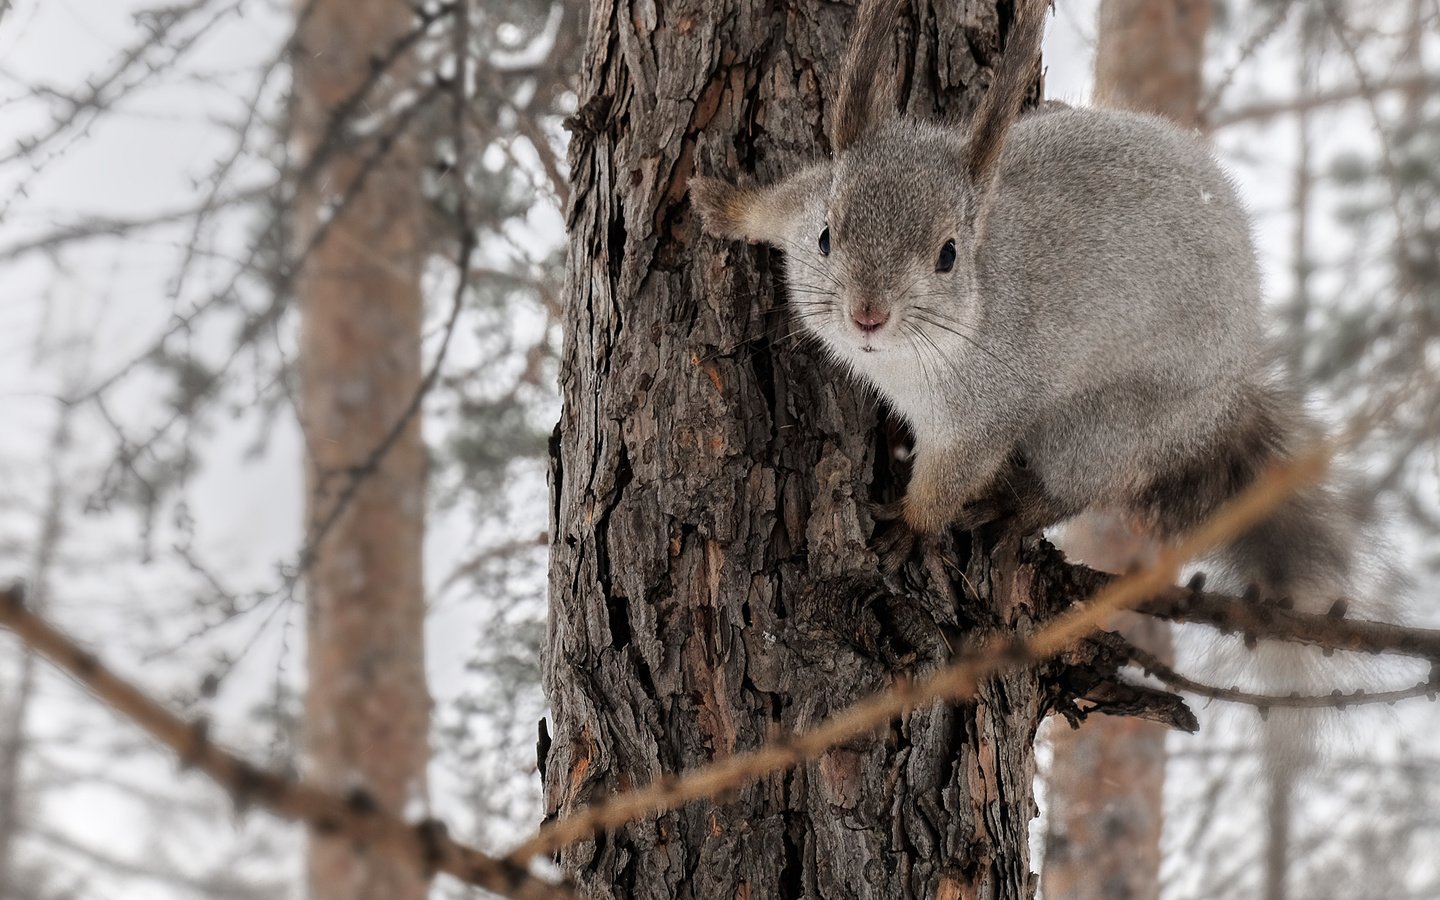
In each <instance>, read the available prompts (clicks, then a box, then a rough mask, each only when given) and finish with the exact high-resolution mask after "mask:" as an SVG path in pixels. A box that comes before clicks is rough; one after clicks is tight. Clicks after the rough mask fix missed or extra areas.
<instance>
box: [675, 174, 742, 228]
mask: <svg viewBox="0 0 1440 900" xmlns="http://www.w3.org/2000/svg"><path fill="white" fill-rule="evenodd" d="M753 201H754V197H753V193H752V192H750V191H746V190H744V189H743V188H738V187H736V186H734V185H733V184H726V183H725V182H723V181H721V180H720V179H718V178H706V177H704V176H703V175H695V176H693V177H692V178H691V179H690V202H691V203H693V204H694V205H695V208H696V209H697V210H699V212H700V222H701V224H702V225H703V226H704V229H705V233H706V234H711V235H714V236H715V237H721V238H730V239H732V240H749V239H750V234H749V232H748V231H747V230H746V227H745V220H746V214H747V213H748V212H749V209H750V206H751V204H752V203H753Z"/></svg>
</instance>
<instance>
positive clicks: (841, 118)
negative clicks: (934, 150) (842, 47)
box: [830, 0, 910, 153]
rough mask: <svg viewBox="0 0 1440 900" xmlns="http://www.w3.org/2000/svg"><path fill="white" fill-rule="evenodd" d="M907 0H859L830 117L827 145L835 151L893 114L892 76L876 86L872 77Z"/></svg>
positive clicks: (880, 65)
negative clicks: (878, 87) (833, 108)
mask: <svg viewBox="0 0 1440 900" xmlns="http://www.w3.org/2000/svg"><path fill="white" fill-rule="evenodd" d="M909 2H910V0H862V2H861V4H860V8H859V9H858V10H856V12H855V22H856V25H855V34H854V35H853V36H852V37H851V38H850V47H849V49H847V50H846V51H845V61H844V63H843V64H842V65H841V66H840V90H839V92H838V93H837V95H836V99H835V112H834V114H833V115H832V117H831V119H830V149H831V152H833V153H839V152H840V151H842V150H844V149H845V148H846V147H849V146H850V145H851V144H853V143H855V141H856V140H858V139H859V138H860V137H861V136H862V135H864V134H865V133H866V132H868V131H871V130H873V129H874V128H875V126H877V125H879V124H880V122H882V121H884V120H885V119H887V118H890V117H892V116H894V115H895V114H896V109H895V105H896V103H895V101H896V98H895V85H894V80H893V78H892V79H889V80H887V81H885V83H884V84H883V85H881V86H880V89H879V90H877V89H876V87H877V86H876V80H877V79H878V78H879V77H880V74H881V72H882V71H886V70H887V67H886V66H884V65H883V63H884V62H885V60H886V51H888V50H889V49H890V45H891V43H892V41H891V37H890V36H891V32H892V31H893V29H894V26H895V20H896V19H897V18H899V16H900V10H902V9H904V8H905V7H906V6H908V5H909Z"/></svg>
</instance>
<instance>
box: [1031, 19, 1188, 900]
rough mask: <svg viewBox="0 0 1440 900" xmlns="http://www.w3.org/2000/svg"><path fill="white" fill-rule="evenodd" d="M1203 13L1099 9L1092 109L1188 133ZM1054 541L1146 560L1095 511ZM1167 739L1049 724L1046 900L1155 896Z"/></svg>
mask: <svg viewBox="0 0 1440 900" xmlns="http://www.w3.org/2000/svg"><path fill="white" fill-rule="evenodd" d="M1210 15H1211V8H1210V0H1173V2H1165V3H1156V2H1154V0H1103V2H1102V3H1101V5H1100V15H1099V40H1098V43H1097V47H1096V51H1095V90H1094V93H1095V98H1096V102H1097V103H1100V104H1103V105H1106V106H1112V107H1119V108H1123V109H1131V110H1136V111H1139V112H1150V113H1155V114H1157V115H1163V116H1167V117H1168V118H1170V119H1172V120H1174V121H1175V122H1177V123H1179V124H1180V125H1183V126H1185V127H1187V128H1194V127H1196V126H1197V125H1198V124H1199V122H1198V117H1199V112H1200V95H1201V90H1202V88H1203V74H1204V71H1203V70H1204V58H1205V32H1206V31H1207V30H1208V28H1209V25H1210ZM1065 538H1066V540H1065V549H1066V553H1067V554H1069V555H1071V556H1074V557H1076V558H1078V559H1080V560H1082V561H1083V562H1085V563H1086V564H1088V565H1091V566H1094V567H1096V568H1100V569H1105V570H1108V571H1111V572H1123V571H1127V570H1129V569H1131V568H1133V567H1136V566H1138V565H1141V564H1144V563H1145V562H1147V561H1148V559H1149V558H1150V557H1151V556H1153V553H1154V548H1153V545H1152V544H1151V542H1150V541H1149V540H1148V539H1147V538H1146V537H1145V536H1144V535H1141V534H1138V533H1137V532H1135V531H1134V530H1133V529H1131V528H1129V527H1127V525H1126V524H1125V523H1124V522H1122V521H1118V520H1117V519H1116V517H1114V516H1110V515H1106V514H1103V513H1091V514H1087V515H1086V516H1083V517H1082V518H1081V519H1080V520H1078V521H1077V522H1075V523H1072V524H1070V525H1067V526H1066V529H1065ZM1117 618H1118V619H1119V621H1117V622H1115V623H1114V625H1115V626H1117V627H1118V628H1119V630H1121V631H1122V632H1123V633H1124V634H1125V635H1126V636H1127V637H1128V638H1129V639H1130V640H1132V641H1134V642H1135V643H1136V644H1137V645H1139V646H1141V647H1143V648H1145V649H1146V650H1149V651H1150V652H1151V653H1154V654H1156V655H1157V656H1159V657H1161V658H1162V659H1168V658H1170V657H1171V656H1172V655H1173V650H1172V641H1171V638H1170V632H1169V628H1168V626H1166V625H1165V624H1164V623H1162V622H1159V621H1156V620H1155V619H1152V618H1149V617H1146V616H1139V615H1133V614H1122V616H1120V617H1117ZM1167 731H1168V729H1167V728H1166V727H1165V726H1163V725H1159V724H1157V723H1154V722H1146V721H1143V720H1140V719H1122V718H1102V719H1098V720H1096V721H1092V722H1088V723H1087V724H1086V726H1085V727H1084V728H1081V729H1070V728H1067V727H1066V726H1065V725H1064V724H1063V723H1061V722H1059V721H1057V722H1055V723H1053V725H1052V728H1051V730H1050V731H1049V738H1050V744H1051V748H1052V750H1053V752H1054V757H1053V759H1054V762H1053V764H1052V766H1051V768H1050V777H1049V780H1048V785H1047V787H1048V789H1047V793H1046V796H1047V798H1048V800H1049V822H1048V828H1047V835H1046V841H1045V865H1044V877H1043V883H1044V891H1045V896H1046V897H1048V898H1066V897H1107V898H1114V900H1154V898H1157V897H1159V896H1160V838H1161V831H1162V826H1163V824H1164V817H1165V797H1164V788H1165V736H1166V732H1167Z"/></svg>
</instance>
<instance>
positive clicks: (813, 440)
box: [540, 0, 1065, 900]
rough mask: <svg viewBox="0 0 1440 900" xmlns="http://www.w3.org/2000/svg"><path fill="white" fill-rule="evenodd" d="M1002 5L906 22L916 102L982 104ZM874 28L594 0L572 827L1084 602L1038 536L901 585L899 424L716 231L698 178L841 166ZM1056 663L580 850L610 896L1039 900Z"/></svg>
mask: <svg viewBox="0 0 1440 900" xmlns="http://www.w3.org/2000/svg"><path fill="white" fill-rule="evenodd" d="M1000 5H1001V4H998V3H993V2H992V3H970V4H933V5H931V4H920V5H918V7H917V8H912V10H911V11H910V15H909V16H907V17H906V25H905V26H904V27H903V28H902V32H903V33H902V36H901V37H900V38H899V43H900V44H901V46H902V49H901V53H900V55H899V57H898V58H899V59H900V60H902V61H903V65H904V66H905V67H906V68H907V71H906V72H905V76H906V77H905V79H904V82H903V83H904V85H905V88H904V91H903V94H904V97H903V99H904V102H905V103H906V105H907V106H908V107H909V108H910V109H912V110H915V111H917V112H921V113H924V114H927V115H938V114H949V115H955V114H961V113H964V112H966V111H968V110H969V109H970V108H971V107H972V106H973V104H974V103H975V101H976V99H977V97H978V92H977V91H973V90H970V89H969V88H970V86H971V85H974V84H977V83H983V81H982V80H981V79H982V77H983V76H982V73H981V69H980V67H981V66H982V65H985V66H988V65H990V64H992V63H993V61H994V60H995V58H996V54H997V48H998V41H997V35H998V32H999V30H1000V28H1001V27H1002V22H1001V17H1000V15H999V13H998V11H997V6H1000ZM1004 6H1005V8H1006V9H1007V10H1008V8H1009V5H1008V4H1005V5H1004ZM852 15H853V8H851V7H849V6H843V5H838V4H798V5H796V4H780V5H776V4H773V3H763V2H758V0H740V2H734V3H723V4H713V3H708V2H703V0H674V2H670V3H666V4H663V6H662V5H652V4H646V3H641V4H635V5H633V6H632V5H619V6H610V5H608V4H597V5H596V6H595V7H593V11H592V15H591V22H590V27H591V35H590V39H589V42H588V46H587V57H586V62H585V69H584V81H583V84H582V88H581V93H580V110H579V112H578V113H577V114H576V115H575V116H574V117H573V119H572V121H571V123H570V125H571V128H572V131H573V133H574V137H573V140H572V144H571V151H570V152H571V157H570V159H571V173H572V174H571V177H572V180H573V190H572V194H571V202H570V205H569V209H568V211H567V220H568V228H569V266H568V282H567V287H566V307H565V317H566V321H565V335H566V337H565V349H564V361H563V369H562V375H561V387H562V391H563V398H564V411H563V414H562V416H561V424H560V426H559V427H558V428H557V433H556V437H555V440H554V442H553V444H552V448H551V452H552V469H551V488H552V502H553V509H552V514H553V516H554V521H553V522H552V529H551V534H552V536H553V538H552V540H553V543H552V548H551V553H552V555H551V571H550V604H551V606H550V631H549V635H548V639H547V645H548V646H547V654H546V660H545V671H546V689H547V693H548V695H549V698H550V703H551V707H552V710H553V715H554V720H553V723H554V724H553V726H552V727H553V732H554V733H553V736H552V735H550V734H548V733H546V732H545V731H543V730H542V735H541V753H540V769H541V772H542V774H543V776H544V778H545V796H546V811H547V815H548V816H549V817H552V818H553V817H556V816H561V815H568V814H570V813H572V812H573V811H575V810H576V809H577V808H578V807H581V806H583V805H585V804H586V803H588V802H591V801H595V800H598V799H600V798H603V797H604V796H606V795H608V794H609V793H611V792H613V791H617V790H623V789H626V788H630V787H636V786H642V785H645V784H647V783H650V782H652V781H654V780H655V779H656V778H657V777H659V776H661V775H662V774H670V773H684V772H686V771H687V770H690V769H693V768H695V767H697V766H700V765H703V764H705V763H707V762H709V761H711V760H714V759H717V758H722V757H726V756H729V755H731V754H734V753H737V752H740V751H744V750H749V749H753V748H755V747H757V746H759V745H761V744H762V743H764V742H765V741H766V740H767V739H769V738H771V737H772V736H775V735H777V734H783V733H785V732H787V731H790V730H792V729H795V728H802V727H806V726H811V725H813V724H815V723H816V722H817V720H819V719H820V718H821V717H823V716H826V715H828V714H830V713H832V712H835V711H838V710H839V709H841V708H843V707H845V706H846V705H848V704H850V703H852V702H854V701H855V700H856V699H858V698H860V697H862V696H864V695H867V694H869V693H871V692H873V691H875V690H877V689H880V688H883V687H885V686H886V685H887V684H889V683H890V681H891V680H892V679H893V678H894V677H895V675H896V674H897V673H901V672H904V673H916V672H923V671H926V670H928V669H929V668H931V667H933V666H934V665H936V664H938V663H939V662H941V661H943V660H945V659H946V658H948V656H949V654H950V652H951V643H950V642H949V641H947V639H946V637H945V635H946V634H947V633H948V634H950V635H953V636H955V637H956V639H957V640H959V641H967V640H971V639H975V638H978V637H980V636H983V635H985V634H987V633H989V632H990V631H992V630H1001V631H1004V632H1006V633H1014V632H1016V631H1019V632H1021V633H1023V632H1024V631H1025V630H1026V629H1028V628H1029V627H1031V625H1032V624H1033V622H1034V621H1035V620H1036V619H1038V618H1041V617H1044V616H1046V615H1049V614H1050V613H1051V612H1052V611H1053V608H1052V607H1051V606H1050V605H1049V604H1051V603H1052V602H1059V599H1060V598H1063V597H1064V593H1065V592H1064V591H1063V590H1060V589H1059V588H1058V587H1057V586H1055V585H1053V584H1051V583H1049V582H1048V581H1047V580H1046V576H1045V575H1044V574H1043V572H1041V571H1040V570H1039V568H1037V567H1036V566H1035V565H1033V561H1032V559H1031V556H1032V555H1033V554H1035V553H1038V552H1041V551H1039V550H1036V549H1033V548H1032V549H1026V550H1022V549H1021V548H1019V547H1017V546H1015V545H1013V544H1009V545H1002V546H1000V547H999V548H991V547H990V546H988V545H986V546H985V547H984V548H983V549H979V548H975V549H973V550H972V548H970V547H969V546H968V545H962V546H959V547H958V548H957V552H958V553H959V555H960V559H961V561H962V566H963V567H964V568H965V569H966V571H965V575H964V576H960V577H956V578H954V579H949V578H940V577H931V576H930V575H929V574H927V573H928V572H930V571H931V570H929V569H924V570H922V569H920V568H919V567H917V568H916V569H915V570H914V571H911V572H909V576H910V578H909V579H908V580H907V583H908V582H909V581H913V582H914V583H915V584H917V585H919V584H924V585H925V586H926V588H928V589H927V590H920V589H918V588H916V589H914V590H911V591H909V592H908V593H901V594H894V593H892V592H891V591H890V590H888V589H887V585H886V584H885V583H884V582H882V581H881V580H880V579H879V578H878V577H877V563H876V559H875V557H874V555H873V554H872V553H871V552H870V550H869V549H868V548H869V543H870V540H871V536H872V530H873V523H872V522H871V520H870V518H869V516H868V514H867V513H866V512H865V506H864V504H865V502H866V501H867V500H869V499H871V498H877V497H890V496H894V495H895V494H896V493H897V492H898V490H899V485H898V481H897V477H896V474H895V473H894V472H893V471H892V465H891V462H890V460H891V459H892V458H893V457H892V454H891V453H890V448H889V443H888V436H889V435H890V434H891V433H892V431H893V429H886V428H884V427H882V422H881V420H880V419H879V418H878V417H877V412H876V410H875V408H874V405H873V403H871V402H870V401H869V400H868V399H867V397H866V394H865V391H863V390H862V389H861V388H859V387H858V386H857V385H856V384H855V383H854V382H853V381H851V380H850V379H849V378H848V377H847V376H846V375H845V374H844V373H843V372H840V371H838V370H837V369H835V368H834V367H833V366H832V365H830V364H829V363H828V362H826V361H825V359H824V357H823V354H821V353H818V352H816V349H815V348H814V347H813V346H809V345H806V344H805V343H804V342H796V341H794V340H791V339H788V337H786V336H788V335H789V334H790V333H791V332H792V331H793V329H794V323H793V321H790V320H788V318H787V311H786V309H785V306H784V303H783V300H782V299H781V298H778V297H777V296H776V295H775V293H774V291H775V288H776V285H777V282H778V274H777V273H776V271H775V269H776V257H774V256H772V255H771V254H770V253H769V252H767V251H765V250H763V249H760V248H751V247H745V246H740V245H730V244H722V243H720V242H717V241H714V240H711V239H708V238H702V237H701V236H700V233H699V225H698V221H697V219H696V218H695V216H694V215H693V212H692V210H691V208H690V206H689V203H688V201H687V199H686V195H685V191H686V184H687V180H688V179H689V177H690V176H691V175H692V174H693V173H695V172H705V173H711V174H716V175H720V176H725V177H731V178H734V177H737V176H739V175H740V174H741V173H754V174H755V176H757V177H758V178H759V179H761V180H768V179H773V178H775V177H777V176H778V175H779V174H781V173H783V172H787V171H792V170H794V169H795V168H796V167H797V166H799V165H801V164H803V163H804V162H806V161H808V160H812V159H814V158H815V157H816V156H818V155H820V154H821V153H823V152H824V151H825V147H824V145H823V141H824V138H823V135H824V134H825V124H826V122H825V114H826V111H827V109H828V108H829V107H828V104H827V103H826V102H825V101H826V100H828V99H833V98H831V97H829V96H828V95H827V94H825V93H824V92H823V91H822V86H829V85H833V84H834V80H835V77H836V76H837V74H838V72H837V67H838V64H839V60H840V58H841V56H842V53H843V50H844V46H845V43H846V37H847V35H848V34H849V31H850V25H851V17H852ZM972 54H974V55H972ZM977 56H978V58H977ZM817 144H818V146H817ZM933 568H938V567H933ZM967 579H968V580H967ZM961 585H967V587H966V588H965V590H967V591H969V592H970V593H968V595H965V596H963V598H962V594H961V591H962V588H961ZM1048 598H1056V599H1055V600H1053V601H1052V600H1051V599H1048ZM957 646H958V645H957ZM1042 677H1043V673H1042V671H1040V670H1033V671H1027V672H1020V673H1015V674H1011V675H1007V676H1005V677H1004V678H1002V679H998V680H996V681H995V682H993V683H991V684H987V685H986V686H984V688H983V689H982V690H981V692H980V694H979V696H978V698H977V700H976V701H975V702H974V703H971V704H967V705H966V706H963V707H958V708H952V707H945V706H941V707H934V708H926V709H921V710H918V711H916V712H914V713H912V714H910V715H909V716H907V717H906V718H905V719H904V720H903V721H896V722H893V723H892V724H891V726H890V727H889V728H888V729H887V730H886V731H885V732H884V733H883V734H881V735H878V736H875V737H873V738H866V739H862V740H857V741H855V742H853V743H851V744H849V745H846V746H843V747H840V748H837V749H835V750H832V751H831V752H829V753H827V754H825V755H823V756H822V757H821V758H819V759H817V760H813V761H811V762H810V763H808V764H806V765H803V766H801V767H799V768H797V769H795V770H792V771H788V772H784V773H778V774H775V775H771V776H768V777H766V778H764V779H762V780H761V781H759V782H758V783H755V784H751V785H746V786H744V787H741V788H739V789H737V790H735V791H733V792H730V793H727V794H725V795H723V796H721V797H718V798H714V799H712V800H707V801H701V802H697V803H694V804H691V805H689V806H687V807H685V808H684V809H681V810H679V811H676V812H670V813H666V814H663V815H660V816H659V817H656V818H651V819H648V820H646V821H642V822H639V823H635V824H632V825H630V826H627V827H624V828H620V829H618V830H616V831H614V832H611V833H607V834H605V835H603V836H602V837H600V838H598V839H595V840H592V841H587V842H583V843H580V844H577V845H574V846H572V847H570V848H567V849H566V850H565V851H563V852H562V853H561V854H560V862H561V864H562V866H563V867H564V868H565V870H566V871H567V872H569V873H571V874H572V875H574V876H575V877H576V878H577V879H578V881H579V883H580V884H581V886H582V889H583V890H584V891H585V892H587V896H594V897H599V898H622V897H623V898H705V900H709V898H719V897H726V898H754V900H758V898H766V900H770V898H801V897H804V898H821V897H847V898H892V897H910V896H913V897H940V898H950V900H959V898H962V897H985V898H998V900H1006V898H1010V900H1020V898H1028V897H1031V896H1033V893H1034V886H1035V884H1034V882H1035V879H1034V877H1033V876H1032V875H1031V873H1030V865H1029V859H1028V846H1027V844H1028V829H1029V823H1030V821H1031V819H1032V818H1033V817H1034V815H1035V804H1034V800H1033V794H1032V787H1033V784H1032V782H1033V774H1034V749H1033V741H1034V735H1035V731H1036V728H1037V727H1038V725H1039V722H1040V720H1041V718H1042V716H1043V714H1044V711H1045V710H1044V703H1045V702H1046V698H1047V697H1048V696H1050V694H1048V693H1047V691H1046V690H1045V689H1043V687H1042Z"/></svg>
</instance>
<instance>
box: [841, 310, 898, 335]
mask: <svg viewBox="0 0 1440 900" xmlns="http://www.w3.org/2000/svg"><path fill="white" fill-rule="evenodd" d="M850 321H852V322H854V323H855V327H857V328H859V329H860V330H861V331H862V332H864V333H865V334H874V333H875V332H877V331H879V330H880V328H881V326H883V325H884V324H885V323H886V322H888V321H890V311H889V310H884V309H874V308H872V307H869V306H865V307H862V308H860V309H857V310H854V311H852V312H851V313H850Z"/></svg>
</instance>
